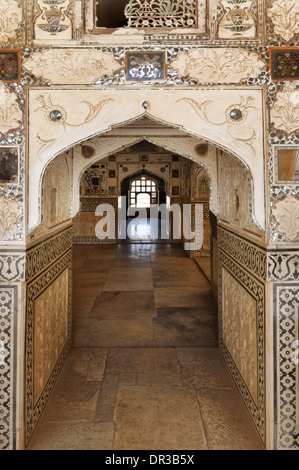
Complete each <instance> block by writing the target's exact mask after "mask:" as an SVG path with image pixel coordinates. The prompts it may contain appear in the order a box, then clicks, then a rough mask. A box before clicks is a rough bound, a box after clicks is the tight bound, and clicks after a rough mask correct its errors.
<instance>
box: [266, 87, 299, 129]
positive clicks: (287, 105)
mask: <svg viewBox="0 0 299 470" xmlns="http://www.w3.org/2000/svg"><path fill="white" fill-rule="evenodd" d="M271 121H272V123H273V126H274V127H275V129H277V130H280V131H283V132H285V133H286V134H287V135H289V134H291V133H292V132H295V131H297V130H298V129H299V100H298V90H296V89H295V88H294V87H292V86H291V85H290V84H289V83H288V82H286V83H285V84H284V87H283V90H282V91H279V92H278V93H277V95H276V100H275V104H274V106H273V109H272V110H271Z"/></svg>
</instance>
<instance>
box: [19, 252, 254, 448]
mask: <svg viewBox="0 0 299 470" xmlns="http://www.w3.org/2000/svg"><path fill="white" fill-rule="evenodd" d="M73 262H74V285H73V287H74V293H73V294H74V298H73V348H72V350H71V353H70V355H69V357H68V360H67V363H66V365H65V367H64V369H63V371H62V373H61V375H60V378H59V380H58V382H57V384H56V387H55V389H54V391H53V393H52V396H51V398H50V400H49V402H48V404H47V406H46V409H45V412H44V414H43V416H42V418H41V420H40V422H39V425H38V426H37V429H36V431H35V434H34V436H33V438H32V439H31V441H30V444H29V447H28V449H29V450H37V449H49V450H63V449H68V450H75V449H81V450H184V449H186V450H203V449H211V450H222V449H223V450H226V449H234V450H254V449H262V448H263V447H262V445H261V443H260V440H259V438H258V436H257V433H256V431H255V429H254V426H253V424H252V421H251V419H250V417H249V415H248V412H247V410H246V408H245V406H244V404H243V402H242V400H241V398H240V396H239V394H238V392H237V390H236V387H235V385H234V383H233V382H232V380H231V378H230V374H229V372H228V369H227V367H226V365H225V363H224V361H223V359H222V357H221V354H220V352H219V350H218V348H217V308H216V303H215V300H214V298H213V296H212V293H211V290H210V284H209V281H208V280H207V278H206V277H205V276H204V274H203V273H202V271H201V270H200V269H199V267H198V266H197V264H196V263H195V261H194V260H193V259H190V258H188V257H187V256H186V254H185V252H184V250H183V249H182V248H181V247H180V246H176V245H170V244H137V243H135V244H119V245H115V246H114V245H113V246H112V245H107V246H97V245H75V246H74V260H73Z"/></svg>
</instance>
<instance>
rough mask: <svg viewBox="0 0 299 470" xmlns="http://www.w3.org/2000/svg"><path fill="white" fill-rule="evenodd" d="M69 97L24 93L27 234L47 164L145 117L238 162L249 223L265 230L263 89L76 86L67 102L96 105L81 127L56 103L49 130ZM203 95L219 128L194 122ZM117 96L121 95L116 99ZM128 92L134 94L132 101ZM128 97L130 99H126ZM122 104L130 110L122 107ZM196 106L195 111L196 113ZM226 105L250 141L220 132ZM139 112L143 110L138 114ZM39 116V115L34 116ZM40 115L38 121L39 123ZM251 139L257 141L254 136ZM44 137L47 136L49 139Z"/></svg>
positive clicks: (35, 220) (63, 93)
mask: <svg viewBox="0 0 299 470" xmlns="http://www.w3.org/2000/svg"><path fill="white" fill-rule="evenodd" d="M69 92H70V90H69V89H68V88H64V89H61V90H57V89H55V91H54V90H49V89H47V90H46V91H45V90H43V89H38V90H34V89H30V90H29V97H28V104H29V124H30V125H29V135H28V146H29V147H28V152H29V155H30V158H29V207H30V211H29V212H28V227H29V231H31V230H32V229H33V228H34V227H35V226H37V225H38V224H39V221H40V218H39V216H40V214H39V211H38V199H39V192H40V186H41V176H42V174H43V172H44V169H45V167H46V166H47V164H48V163H49V162H50V161H51V160H52V159H53V158H55V157H56V156H58V155H59V154H60V153H61V152H62V151H64V150H67V149H68V148H71V147H73V146H74V145H76V144H78V143H81V142H83V141H86V140H87V139H90V138H92V137H94V136H97V135H100V134H104V133H105V132H107V131H109V130H111V129H113V128H116V127H120V126H123V125H125V124H126V123H130V122H133V121H135V120H138V119H140V118H142V117H148V118H149V119H153V120H154V121H157V122H160V123H161V124H163V125H165V124H166V125H169V126H171V127H173V128H176V129H179V130H180V131H182V132H183V133H185V134H187V135H189V136H192V137H195V138H198V139H203V140H205V141H206V142H208V143H211V144H212V145H214V146H216V147H218V148H220V149H222V150H224V151H226V152H229V153H230V154H232V155H234V156H236V157H237V158H238V159H240V160H241V161H242V163H243V164H245V166H246V167H247V168H248V169H250V170H251V174H252V177H253V183H252V184H253V219H254V221H255V223H257V224H258V225H259V226H260V228H261V229H262V230H265V228H266V227H265V215H266V210H265V171H264V168H265V164H264V160H265V154H266V151H265V150H266V149H265V142H264V138H263V135H264V130H265V119H264V115H265V111H264V87H260V86H255V87H251V88H250V89H248V87H240V88H239V89H235V88H234V89H232V88H230V87H229V86H228V87H223V88H221V89H219V87H210V88H209V89H207V88H197V89H195V88H194V89H192V90H182V89H175V90H171V91H169V90H161V89H160V90H159V89H150V90H149V89H130V90H128V89H123V90H116V89H113V90H109V91H107V90H102V89H100V88H95V89H91V88H86V87H82V88H80V89H77V90H72V95H71V96H72V101H73V102H79V100H80V96H81V98H83V97H85V95H86V93H88V96H89V97H90V99H91V98H92V99H96V97H100V98H101V100H100V101H98V103H97V104H96V105H94V104H92V103H91V102H89V109H90V112H89V114H88V116H87V118H86V119H85V121H83V123H82V122H81V124H73V123H69V122H68V118H67V116H68V113H67V110H65V109H64V108H63V106H62V105H61V104H59V105H58V104H57V106H56V107H59V109H61V110H62V115H63V121H62V122H61V123H58V127H57V123H54V124H55V125H54V124H53V123H51V121H50V119H49V113H51V110H53V109H54V108H55V101H56V102H58V101H57V100H58V97H60V96H61V97H64V98H65V103H66V107H69V106H70V103H69V98H68V96H67V93H69ZM209 92H210V93H214V94H215V96H214V95H212V96H214V98H215V103H216V101H217V100H216V98H217V96H218V98H219V99H220V98H221V100H222V101H221V103H220V102H217V108H218V112H219V113H220V111H221V109H222V113H223V114H224V115H225V116H226V121H225V122H223V123H221V122H214V120H213V121H211V119H210V118H209V117H208V116H206V117H205V118H203V117H200V114H199V109H200V105H199V103H198V102H197V101H196V100H195V99H194V98H197V99H200V98H201V95H203V96H204V95H206V94H207V93H208V95H207V96H211V95H209ZM90 93H91V94H90ZM120 93H123V94H122V95H121V94H120ZM132 93H134V97H133V94H132ZM37 94H38V95H37ZM42 94H43V95H42ZM55 94H56V96H57V97H56V96H55ZM246 94H247V95H248V97H249V96H250V98H252V95H254V98H253V99H255V101H256V105H257V106H250V109H246V108H244V106H243V107H242V105H241V104H239V103H241V102H242V98H244V95H246ZM216 95H217V96H216ZM161 97H162V98H161ZM41 98H44V101H45V103H46V104H45V105H44V106H43V107H40V99H41ZM130 98H132V99H131V100H130ZM62 101H63V100H62ZM36 102H37V103H38V104H37V103H36ZM128 102H129V103H130V106H128ZM84 103H85V105H84V106H85V107H86V103H87V101H82V100H81V101H80V105H82V106H83V104H84ZM195 103H196V104H195ZM205 103H206V102H203V103H202V104H205ZM234 103H237V104H234ZM62 104H63V102H62ZM198 106H199V109H196V108H197V107H198ZM232 106H236V107H237V108H238V109H241V108H242V111H243V113H244V119H243V121H244V125H243V124H242V123H243V121H242V122H241V124H242V127H240V128H239V130H240V129H241V130H243V131H244V128H245V129H247V127H248V122H247V116H248V115H249V114H250V122H251V123H252V126H251V127H252V137H251V138H250V136H249V137H248V138H247V139H244V138H236V137H233V136H232V135H230V132H227V131H226V130H227V128H229V126H230V123H229V124H228V125H226V124H227V119H228V117H227V112H228V111H229V110H230V109H231V107H232ZM141 109H143V110H142V111H141V112H140V110H141ZM192 109H193V110H195V112H192ZM40 113H42V114H41V115H40ZM189 113H190V116H191V117H190V116H189ZM76 114H78V113H76ZM204 114H206V113H204ZM43 115H44V120H42V119H41V116H43ZM90 116H91V117H90ZM186 116H187V117H186ZM196 116H197V118H196ZM49 123H50V124H49ZM223 124H224V125H225V128H224V127H223ZM45 126H48V127H49V132H54V134H53V138H52V139H49V138H47V139H45V138H42V137H41V132H42V129H44V130H45ZM51 126H52V129H51ZM53 126H54V129H53ZM61 126H62V127H61ZM59 128H61V129H63V130H62V132H60V134H59V133H57V129H59ZM257 135H258V137H256V136H257ZM55 136H56V137H55ZM48 137H50V135H49V136H48ZM253 137H254V138H253ZM244 141H247V143H246V144H244ZM252 149H254V152H255V158H254V159H253V156H252ZM257 152H259V153H257Z"/></svg>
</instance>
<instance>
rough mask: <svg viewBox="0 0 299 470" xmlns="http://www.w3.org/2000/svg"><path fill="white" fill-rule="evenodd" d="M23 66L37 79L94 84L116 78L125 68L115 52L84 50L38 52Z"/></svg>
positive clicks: (52, 81)
mask: <svg viewBox="0 0 299 470" xmlns="http://www.w3.org/2000/svg"><path fill="white" fill-rule="evenodd" d="M23 65H24V68H25V69H26V70H28V71H30V72H31V73H33V74H34V75H35V76H37V77H42V78H44V79H46V80H49V81H50V82H51V83H56V84H84V83H87V84H92V83H94V82H95V81H96V80H99V79H100V78H102V77H104V76H108V77H110V76H113V75H114V73H115V72H117V71H118V70H120V67H121V65H120V64H119V63H118V62H117V61H116V60H115V59H114V56H113V54H111V53H108V52H105V53H104V52H102V51H98V50H88V51H87V50H84V49H51V50H47V51H43V52H35V53H34V54H32V55H31V57H30V59H28V60H26V61H25V62H24V64H23Z"/></svg>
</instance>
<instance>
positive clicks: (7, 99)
mask: <svg viewBox="0 0 299 470" xmlns="http://www.w3.org/2000/svg"><path fill="white" fill-rule="evenodd" d="M17 98H18V97H17V95H16V93H13V92H10V91H9V89H8V88H7V87H6V86H5V85H4V84H1V83H0V104H1V106H0V137H1V134H2V135H4V134H6V133H7V132H8V131H12V130H16V129H18V128H20V127H21V122H22V111H21V109H20V106H19V103H18V100H17Z"/></svg>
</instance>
